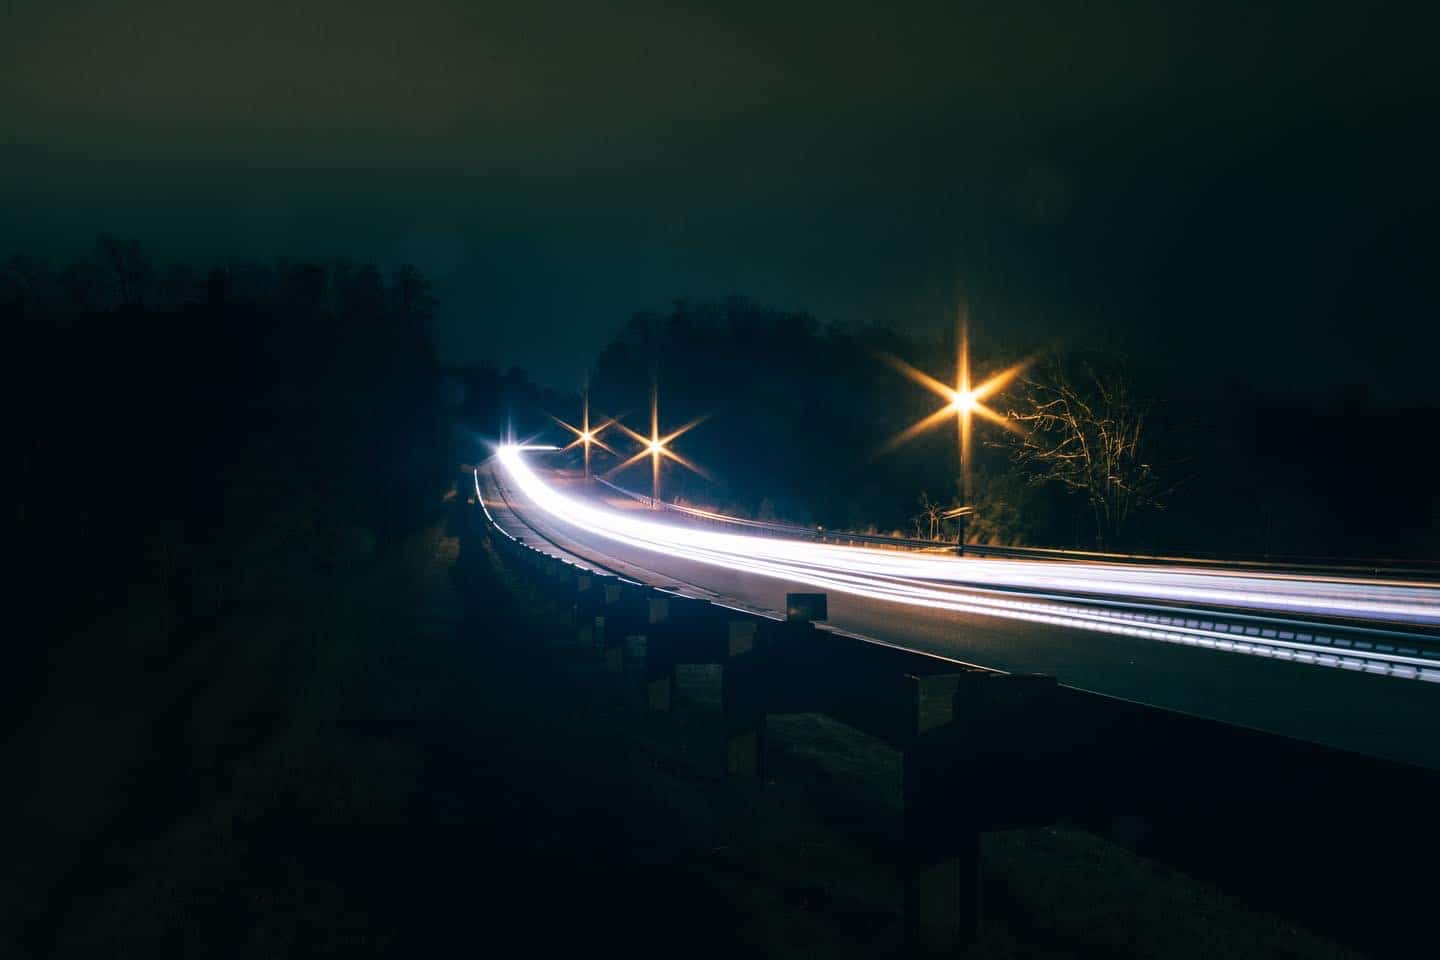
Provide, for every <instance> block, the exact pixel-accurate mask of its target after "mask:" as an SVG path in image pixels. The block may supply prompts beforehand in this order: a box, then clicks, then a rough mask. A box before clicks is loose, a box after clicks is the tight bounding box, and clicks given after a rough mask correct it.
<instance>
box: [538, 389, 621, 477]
mask: <svg viewBox="0 0 1440 960" xmlns="http://www.w3.org/2000/svg"><path fill="white" fill-rule="evenodd" d="M550 419H551V420H554V421H555V422H556V423H558V424H560V426H562V427H564V428H565V429H566V430H569V431H570V432H571V433H573V434H575V439H574V440H571V441H570V442H569V443H568V444H566V445H565V446H564V447H563V448H562V449H564V450H570V449H573V448H574V447H577V446H584V448H585V479H586V480H589V479H590V448H591V447H592V446H595V447H599V448H600V449H601V450H604V451H606V452H608V453H610V454H611V455H612V456H619V454H617V453H615V451H614V450H612V449H610V447H608V446H606V445H605V441H604V440H601V439H600V432H601V431H602V430H604V429H605V428H606V427H608V426H611V425H613V424H614V423H615V421H614V420H606V421H605V422H604V423H602V424H600V426H598V427H595V428H593V429H592V428H591V426H590V390H589V388H588V387H587V388H586V389H585V391H584V392H583V393H582V394H581V407H580V426H578V427H576V426H573V425H572V424H568V423H566V422H565V421H564V420H561V419H560V418H559V417H557V416H554V415H552V416H551V417H550Z"/></svg>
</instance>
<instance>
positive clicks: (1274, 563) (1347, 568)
mask: <svg viewBox="0 0 1440 960" xmlns="http://www.w3.org/2000/svg"><path fill="white" fill-rule="evenodd" d="M595 479H596V480H597V481H598V482H600V483H601V484H603V485H605V486H606V487H608V488H610V489H611V490H614V491H615V492H616V493H619V494H622V495H624V496H626V497H629V498H631V499H633V500H637V501H640V502H642V503H649V502H650V497H648V496H647V495H645V494H643V493H637V492H636V491H634V490H628V489H626V488H624V487H622V486H620V485H619V484H616V483H613V482H612V481H610V480H607V479H605V478H604V477H596V478H595ZM660 507H661V509H663V510H666V511H669V512H673V513H678V514H681V515H684V516H687V517H690V518H692V519H696V520H702V521H708V522H711V523H716V524H722V525H724V524H730V525H734V526H740V527H744V528H745V529H747V530H752V531H759V532H764V533H770V534H772V535H775V536H784V537H795V538H798V539H808V540H814V541H818V542H822V543H859V544H868V545H874V546H887V547H895V548H897V549H911V550H958V549H959V544H957V543H955V542H953V541H949V540H927V539H924V538H915V537H894V536H888V535H886V534H877V533H856V532H853V531H847V530H834V529H829V528H826V527H820V526H815V527H808V526H803V525H800V524H793V523H782V522H779V521H771V520H748V519H745V518H742V517H732V516H729V515H727V514H723V513H716V512H713V511H710V510H701V509H698V508H696V507H687V506H684V505H681V504H677V503H671V502H669V501H666V500H662V501H660ZM965 553H966V554H968V555H971V556H977V557H994V558H996V559H1010V560H1068V561H1074V562H1080V563H1123V564H1147V565H1148V564H1164V565H1167V566H1174V567H1194V568H1196V569H1214V568H1218V567H1224V568H1227V569H1237V568H1238V569H1244V570H1253V571H1256V572H1268V573H1306V574H1310V575H1320V576H1323V575H1333V576H1374V577H1382V578H1387V579H1389V578H1396V579H1401V578H1407V579H1419V580H1440V561H1419V560H1388V559H1369V558H1367V559H1358V560H1351V559H1342V558H1334V557H1299V556H1266V557H1257V556H1254V555H1247V554H1236V555H1230V556H1222V555H1220V554H1205V553H1195V554H1190V555H1186V556H1167V555H1163V554H1143V553H1104V552H1100V551H1095V550H1066V549H1062V548H1058V547H1000V546H992V545H989V544H979V543H967V544H965Z"/></svg>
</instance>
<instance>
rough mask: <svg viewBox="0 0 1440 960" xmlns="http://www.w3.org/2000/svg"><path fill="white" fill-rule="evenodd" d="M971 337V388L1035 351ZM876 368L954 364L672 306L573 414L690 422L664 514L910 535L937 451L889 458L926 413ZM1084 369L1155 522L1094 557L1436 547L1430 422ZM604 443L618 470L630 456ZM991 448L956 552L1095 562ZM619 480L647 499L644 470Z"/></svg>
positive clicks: (894, 346)
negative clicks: (1117, 426)
mask: <svg viewBox="0 0 1440 960" xmlns="http://www.w3.org/2000/svg"><path fill="white" fill-rule="evenodd" d="M986 329H987V331H988V332H989V333H990V337H989V338H988V340H987V339H981V340H979V341H977V342H976V343H975V344H973V348H972V356H973V357H974V358H975V360H976V363H977V366H976V370H975V373H976V375H977V379H983V377H984V376H985V375H986V374H987V373H988V372H989V371H992V370H996V369H1000V368H1002V367H1004V366H1005V365H1006V364H1008V363H1009V362H1012V361H1014V360H1015V359H1017V358H1019V357H1023V356H1027V355H1030V354H1031V352H1032V350H1033V349H1034V347H1035V346H1036V345H1034V344H1030V343H1024V342H1019V341H1014V340H1011V341H1007V340H1006V338H1005V335H1004V328H1003V327H1002V326H1001V325H999V324H998V323H997V324H989V325H987V326H986ZM1064 352H1065V353H1067V354H1071V355H1074V354H1075V351H1074V350H1073V349H1070V350H1065V351H1064ZM882 353H890V354H894V355H898V356H900V357H903V358H905V359H906V360H908V361H910V362H912V363H915V364H916V365H918V366H920V367H921V368H923V369H926V370H929V371H930V372H931V373H932V374H934V375H936V376H937V377H939V378H941V379H948V378H949V377H950V376H952V375H953V366H952V365H951V364H950V362H949V361H948V358H950V357H953V356H954V347H953V343H951V342H948V341H946V340H945V339H944V338H936V339H932V340H926V339H923V338H916V337H913V336H908V335H905V334H902V333H899V332H897V331H895V330H893V329H889V328H886V327H883V326H875V327H867V328H861V329H847V328H843V327H838V326H834V325H824V324H821V323H818V322H817V321H816V320H815V319H813V318H812V317H809V316H807V315H805V314H800V313H790V312H785V311H778V310H773V309H770V308H767V307H764V306H761V305H759V304H756V303H754V302H752V301H749V300H745V299H742V298H730V299H727V300H723V301H718V302H713V301H703V302H696V301H684V300H682V301H678V302H676V303H675V304H674V306H673V307H672V309H671V310H670V311H669V312H667V313H664V314H654V313H647V314H639V315H636V316H634V317H633V318H631V320H630V321H629V322H628V323H627V324H626V325H625V326H624V327H623V328H622V329H621V330H620V331H619V333H618V334H617V335H616V336H615V337H614V339H612V341H611V342H610V343H609V345H607V346H606V347H605V348H604V349H603V350H602V351H601V353H600V355H599V356H598V358H597V359H596V363H595V366H594V369H593V375H592V376H593V389H592V397H593V401H594V406H595V408H596V409H598V410H600V411H602V412H603V413H605V414H609V415H624V417H625V422H626V423H628V424H629V425H631V426H632V427H634V428H636V429H639V430H640V431H641V432H642V433H643V432H646V430H648V418H649V400H648V397H649V390H650V384H651V382H652V377H653V378H654V380H655V382H657V383H658V387H659V397H660V418H661V432H662V434H663V433H664V432H665V430H666V428H673V427H676V426H679V425H680V424H683V423H686V422H688V421H689V420H691V419H693V418H695V417H700V416H707V415H708V419H706V420H705V422H704V423H703V424H702V425H701V426H699V427H698V428H696V429H695V430H693V431H691V432H690V433H687V434H686V435H685V436H684V437H683V439H681V440H679V441H678V442H677V449H679V450H680V451H681V452H683V453H684V454H685V455H686V456H687V457H689V458H690V459H692V460H694V461H695V462H696V463H698V464H699V465H700V466H702V467H704V468H705V469H706V471H707V473H708V474H709V475H710V479H709V480H705V479H702V478H699V477H696V476H695V475H693V474H691V473H689V472H687V471H685V470H683V469H681V468H679V467H677V466H675V465H674V464H667V465H666V468H665V475H664V479H663V483H664V488H665V491H666V492H667V494H668V495H670V496H679V497H688V498H690V499H692V500H695V501H698V502H703V503H708V504H712V505H715V506H719V507H723V508H725V509H728V510H733V511H737V512H740V513H742V514H746V515H750V516H762V515H768V516H773V517H778V518H781V519H788V520H793V521H798V522H807V523H820V524H825V525H827V526H834V527H848V528H851V529H879V530H887V531H888V530H895V531H905V532H911V531H912V530H913V517H914V514H915V510H916V506H915V504H916V503H917V497H918V496H919V495H920V494H921V493H922V492H923V493H926V494H928V495H929V496H930V498H931V499H932V500H933V501H936V502H940V503H951V502H954V500H955V498H956V495H957V481H956V479H955V478H956V476H957V474H958V462H957V456H956V438H955V435H954V431H953V430H952V429H945V428H938V427H937V428H936V429H935V430H933V431H930V432H929V433H927V434H924V435H921V436H918V437H916V438H915V439H914V440H912V441H910V442H909V443H906V444H904V445H901V446H899V447H895V448H891V447H889V446H888V445H889V443H890V441H891V439H892V438H893V437H895V436H896V435H897V434H899V433H900V432H901V431H902V430H904V429H905V428H906V427H907V426H909V425H910V424H912V423H914V422H915V421H917V420H920V419H921V418H922V417H924V416H926V415H928V414H930V413H932V412H933V411H934V410H936V409H937V408H938V406H939V401H938V400H937V398H935V397H934V396H933V395H931V394H930V393H928V392H926V391H924V390H923V389H920V388H918V387H916V386H915V385H914V384H912V383H910V382H908V381H906V380H904V379H902V378H901V377H900V376H898V375H897V374H896V373H895V372H894V371H893V370H891V369H890V368H889V367H887V366H886V365H885V364H884V363H882V362H880V361H879V355H880V354H882ZM1086 356H1090V361H1089V362H1091V363H1096V362H1103V363H1105V364H1107V365H1110V366H1114V367H1117V368H1120V369H1123V371H1124V376H1125V378H1126V379H1127V381H1128V382H1130V384H1131V386H1130V389H1133V390H1134V391H1135V395H1136V397H1137V398H1139V401H1138V402H1143V403H1144V404H1145V405H1146V408H1147V410H1148V413H1147V423H1148V435H1149V441H1148V446H1149V449H1148V450H1147V462H1152V461H1153V463H1154V464H1156V465H1157V466H1158V468H1159V469H1160V471H1161V473H1160V475H1159V476H1158V477H1157V478H1156V480H1155V483H1156V484H1157V485H1158V486H1159V487H1161V488H1163V489H1164V490H1165V491H1166V496H1165V498H1164V509H1163V510H1160V509H1142V510H1139V511H1136V512H1135V515H1134V517H1133V519H1132V520H1131V522H1128V523H1127V524H1126V525H1125V526H1124V528H1123V529H1122V530H1121V531H1119V533H1118V534H1117V533H1116V532H1115V531H1110V533H1111V536H1112V537H1114V536H1119V539H1118V540H1114V541H1113V546H1115V547H1117V548H1120V549H1129V550H1140V551H1159V552H1165V551H1201V552H1211V553H1220V554H1232V555H1233V554H1261V555H1271V556H1281V555H1311V556H1341V555H1350V556H1381V557H1383V556H1390V557H1411V558H1426V557H1429V556H1431V555H1433V553H1434V550H1435V547H1436V545H1437V543H1440V496H1437V493H1436V491H1437V489H1440V488H1437V486H1436V485H1435V484H1434V483H1433V481H1432V479H1431V477H1430V475H1429V473H1428V471H1427V470H1426V469H1425V467H1424V466H1423V464H1424V461H1425V454H1426V451H1425V450H1424V449H1423V446H1424V441H1423V439H1422V438H1423V437H1424V436H1426V435H1428V433H1429V432H1431V428H1432V425H1433V420H1434V411H1433V410H1428V409H1397V410H1380V409H1374V408H1372V406H1371V405H1370V404H1369V403H1368V401H1367V397H1366V396H1365V394H1364V393H1363V391H1355V390H1350V391H1348V392H1346V391H1333V390H1332V391H1330V392H1325V391H1322V390H1318V389H1317V391H1316V392H1314V393H1311V394H1299V393H1297V394H1290V395H1283V396H1282V395H1268V394H1265V393H1263V392H1261V391H1259V390H1257V389H1256V388H1255V387H1253V386H1251V385H1248V384H1246V383H1244V382H1242V381H1236V380H1233V379H1232V380H1231V381H1229V382H1228V383H1224V384H1223V386H1222V387H1217V386H1216V385H1214V384H1212V383H1211V382H1210V381H1211V379H1212V378H1213V375H1212V374H1210V373H1207V372H1197V374H1196V377H1195V378H1194V379H1193V380H1190V381H1186V380H1183V379H1177V378H1175V377H1174V376H1173V375H1169V374H1166V375H1163V376H1162V375H1161V374H1159V373H1157V370H1158V369H1160V368H1158V367H1152V366H1150V365H1148V360H1153V359H1155V358H1153V357H1149V355H1147V354H1144V353H1142V352H1140V351H1138V350H1137V351H1132V355H1131V359H1130V360H1129V362H1124V361H1123V360H1121V359H1119V358H1118V357H1117V356H1116V355H1115V353H1114V351H1111V352H1110V353H1109V354H1106V355H1104V356H1099V355H1097V356H1091V355H1090V354H1086ZM1147 358H1148V359H1147ZM987 361H988V362H987ZM1037 373H1038V370H1037ZM526 396H527V397H528V398H529V399H530V400H531V401H533V402H535V403H538V404H541V405H542V406H545V407H546V408H547V409H550V410H552V411H553V412H556V413H557V414H559V415H562V416H567V417H570V418H572V419H573V417H574V416H575V414H576V409H577V406H578V397H573V396H571V397H563V396H556V395H542V394H541V392H540V391H538V390H535V389H533V388H530V389H529V390H528V392H527V393H526ZM1023 401H1024V396H1023V391H1021V390H1018V389H1012V390H1008V391H1006V393H1004V394H1001V395H998V396H996V397H994V398H993V399H992V400H991V401H990V402H991V405H992V406H993V407H994V408H995V409H997V410H998V411H1000V412H1002V413H1004V412H1007V411H1009V410H1011V409H1016V408H1018V407H1019V406H1020V405H1021V404H1022V403H1023ZM557 405H558V406H559V407H560V409H556V406H557ZM532 426H533V427H534V428H536V429H538V428H540V427H543V423H540V422H538V421H537V423H536V424H535V425H532ZM554 439H559V435H558V434H556V435H555V436H554ZM619 439H620V442H621V449H622V450H623V451H625V452H627V453H628V452H629V451H632V450H634V449H635V447H634V444H633V443H630V442H628V441H625V440H624V439H623V438H619ZM999 439H1001V436H1000V431H999V430H998V428H994V427H992V426H990V425H988V424H985V423H983V422H980V421H977V427H976V441H975V445H974V450H973V452H972V467H973V473H972V478H973V489H972V497H971V499H972V502H974V503H976V504H977V505H978V508H979V510H978V513H977V516H976V518H975V519H974V520H973V521H972V523H971V524H970V534H971V537H972V539H974V540H979V541H982V542H1001V543H1012V544H1028V545H1041V546H1056V547H1080V548H1088V547H1092V546H1094V545H1095V543H1096V541H1097V530H1096V520H1095V517H1094V512H1093V510H1092V509H1091V505H1090V504H1089V502H1088V501H1087V500H1086V499H1085V498H1084V497H1080V496H1075V495H1072V494H1071V493H1067V491H1066V490H1065V489H1064V487H1063V486H1061V485H1059V484H1049V485H1041V486H1039V487H1035V486H1027V484H1026V483H1025V477H1024V476H1023V475H1022V474H1021V473H1020V472H1018V470H1017V467H1016V465H1015V464H1013V463H1012V462H1011V460H1010V457H1009V453H1008V451H1007V449H1006V448H1005V445H1004V444H1003V443H996V442H995V441H997V440H999ZM612 462H613V461H612ZM618 479H619V480H620V482H622V483H624V484H626V485H627V486H630V487H631V488H634V489H642V490H643V489H647V488H648V483H649V478H648V473H647V470H646V468H645V467H644V465H643V464H642V465H638V466H636V467H634V468H632V471H629V472H626V473H624V474H622V475H621V476H620V477H619V478H618Z"/></svg>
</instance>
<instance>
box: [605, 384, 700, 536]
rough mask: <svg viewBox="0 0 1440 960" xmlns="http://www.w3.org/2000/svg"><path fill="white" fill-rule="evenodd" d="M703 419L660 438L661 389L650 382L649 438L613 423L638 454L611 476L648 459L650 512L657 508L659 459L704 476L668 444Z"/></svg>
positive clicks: (658, 504) (620, 424)
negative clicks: (629, 439) (635, 444)
mask: <svg viewBox="0 0 1440 960" xmlns="http://www.w3.org/2000/svg"><path fill="white" fill-rule="evenodd" d="M704 419H705V418H704V417H698V418H696V419H694V420H691V421H690V422H689V423H687V424H685V425H684V426H683V427H681V428H679V429H678V430H672V431H671V432H670V433H668V434H666V435H665V436H663V437H662V436H661V435H660V389H659V387H658V386H657V385H655V384H654V383H651V385H650V435H649V436H648V437H647V436H645V435H644V434H642V433H638V432H636V431H634V430H631V429H630V428H629V427H627V426H625V424H623V423H621V422H620V421H618V420H616V421H613V422H614V424H615V426H617V427H619V428H620V429H621V430H623V431H624V432H625V433H626V434H627V435H629V437H630V438H631V439H632V440H634V441H635V442H636V443H638V444H640V452H639V453H637V454H635V455H634V456H633V457H631V458H630V459H628V460H626V461H625V462H624V463H621V464H620V465H618V466H616V467H615V468H614V469H612V470H611V471H610V473H612V474H613V473H618V472H620V471H621V470H624V469H625V468H626V467H628V466H630V464H632V463H634V462H636V461H637V460H639V459H640V458H641V457H645V456H648V457H649V458H650V509H651V510H658V509H660V461H661V460H662V459H666V458H668V459H670V460H674V461H675V462H676V463H678V464H680V465H681V466H682V467H685V468H686V469H688V470H693V471H694V472H695V473H698V474H700V476H702V477H703V476H706V474H705V471H703V470H701V469H700V468H699V467H697V466H696V465H695V464H693V463H691V462H690V461H689V460H687V459H685V458H684V457H682V456H681V455H680V454H678V453H676V452H675V451H674V450H672V449H670V444H671V443H672V442H673V441H674V440H675V439H676V438H677V437H679V436H681V435H682V434H684V433H686V432H688V431H690V430H692V429H694V428H695V427H696V426H699V424H700V423H701V422H702V421H703V420H704Z"/></svg>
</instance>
